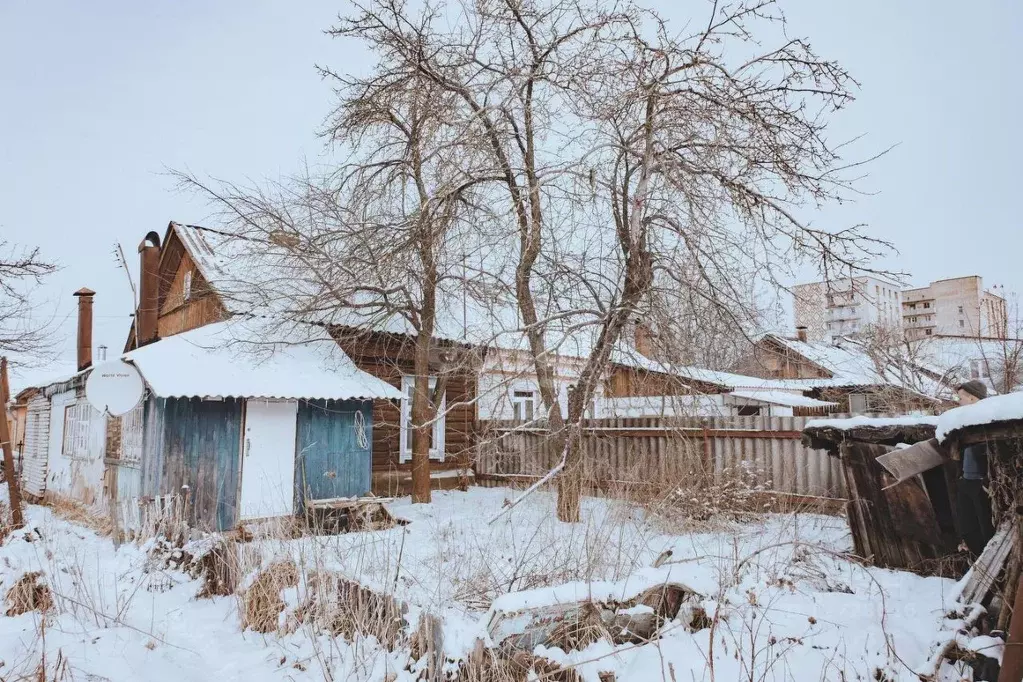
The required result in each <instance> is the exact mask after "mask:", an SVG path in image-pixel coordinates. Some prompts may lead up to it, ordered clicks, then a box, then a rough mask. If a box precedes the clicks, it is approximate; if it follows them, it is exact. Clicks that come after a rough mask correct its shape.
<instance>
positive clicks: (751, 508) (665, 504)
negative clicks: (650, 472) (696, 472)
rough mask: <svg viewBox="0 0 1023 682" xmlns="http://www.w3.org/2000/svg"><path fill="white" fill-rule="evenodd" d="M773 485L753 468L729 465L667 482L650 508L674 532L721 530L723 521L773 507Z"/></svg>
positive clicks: (740, 517)
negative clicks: (718, 470) (770, 494)
mask: <svg viewBox="0 0 1023 682" xmlns="http://www.w3.org/2000/svg"><path fill="white" fill-rule="evenodd" d="M770 487H771V483H770V481H766V480H764V477H763V476H761V475H760V474H759V473H758V472H756V471H754V470H752V469H750V468H747V467H740V468H737V469H725V470H724V471H722V473H721V475H720V476H717V477H715V476H714V475H713V474H706V475H702V476H696V477H688V478H685V479H683V480H681V481H677V482H675V483H673V484H672V485H669V486H667V487H666V489H665V491H664V492H663V493H662V495H661V496H660V497H659V499H657V500H655V501H654V502H653V503H651V504H650V506H649V507H648V509H649V511H650V514H651V516H652V517H653V518H654V519H655V520H657V521H660V522H661V524H662V525H665V524H666V525H667V530H670V531H672V532H681V531H690V530H720V529H721V526H722V524H729V523H732V522H734V521H742V520H748V519H750V518H751V517H752V516H754V515H755V514H757V513H762V512H766V511H771V510H772V505H771V503H770V499H769V498H766V497H765V493H767V491H769V490H770ZM765 500H766V503H765Z"/></svg>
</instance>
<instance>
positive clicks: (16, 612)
mask: <svg viewBox="0 0 1023 682" xmlns="http://www.w3.org/2000/svg"><path fill="white" fill-rule="evenodd" d="M42 576H43V574H42V573H41V572H39V571H31V572H29V573H25V574H24V575H22V576H21V577H20V578H18V581H17V582H16V583H14V586H13V587H11V589H10V590H8V591H7V598H6V601H7V615H8V616H20V615H21V614H23V613H28V612H29V611H39V612H40V613H43V614H45V613H47V612H49V611H50V609H52V608H53V595H52V594H51V593H50V588H49V587H47V586H46V583H45V582H43V581H42V580H41V578H42Z"/></svg>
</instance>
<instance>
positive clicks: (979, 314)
mask: <svg viewBox="0 0 1023 682" xmlns="http://www.w3.org/2000/svg"><path fill="white" fill-rule="evenodd" d="M902 324H903V327H905V329H906V336H907V337H908V338H909V339H911V340H914V339H922V338H926V337H928V336H970V337H983V338H996V339H1000V338H1005V336H1006V332H1007V327H1008V310H1007V308H1006V305H1005V298H1004V297H1002V296H1000V295H998V294H996V293H993V292H990V291H985V290H984V281H983V279H982V278H980V277H978V276H977V275H971V276H969V277H955V278H952V279H941V280H938V281H937V282H931V283H930V284H929V285H927V286H925V287H920V288H917V289H906V290H905V291H903V292H902Z"/></svg>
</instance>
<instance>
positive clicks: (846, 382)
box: [735, 334, 952, 414]
mask: <svg viewBox="0 0 1023 682" xmlns="http://www.w3.org/2000/svg"><path fill="white" fill-rule="evenodd" d="M735 371H736V372H740V373H743V374H747V375H751V376H758V377H764V378H766V379H773V380H777V381H778V382H780V385H783V386H788V387H790V388H799V389H801V390H803V391H804V393H805V394H806V395H808V396H810V397H812V398H816V399H819V400H823V401H826V402H832V403H836V404H837V406H838V409H837V410H836V412H841V413H850V414H865V413H875V412H893V411H894V412H900V413H905V412H911V411H927V412H933V411H936V410H940V409H943V408H944V407H947V406H948V405H949V400H950V398H951V396H952V391H951V388H950V387H949V386H947V385H945V384H944V383H943V382H942V380H941V378H940V377H938V376H936V375H935V374H934V373H933V372H930V371H928V370H927V369H926V368H923V367H918V366H915V365H913V364H912V363H908V362H902V363H897V362H894V361H893V359H892V358H890V357H881V356H879V355H876V354H875V355H872V354H871V353H870V352H869V351H868V350H867V349H866V348H865V347H864V345H863V344H862V343H861V342H859V341H857V340H855V339H845V338H843V339H838V340H837V341H836V342H835V343H823V342H808V341H806V340H805V339H802V338H795V339H791V338H787V337H784V336H781V335H779V334H765V335H764V336H762V337H761V338H760V339H758V340H757V342H756V343H755V344H754V345H753V347H752V349H751V350H750V352H749V353H747V355H746V356H745V357H744V358H743V359H742V360H741V361H740V362H738V363H737V364H736V366H735Z"/></svg>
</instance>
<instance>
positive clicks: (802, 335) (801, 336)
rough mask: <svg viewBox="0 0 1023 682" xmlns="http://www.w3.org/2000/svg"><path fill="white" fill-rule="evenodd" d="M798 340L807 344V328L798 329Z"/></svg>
mask: <svg viewBox="0 0 1023 682" xmlns="http://www.w3.org/2000/svg"><path fill="white" fill-rule="evenodd" d="M796 340H797V341H802V342H803V343H806V327H796Z"/></svg>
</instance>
